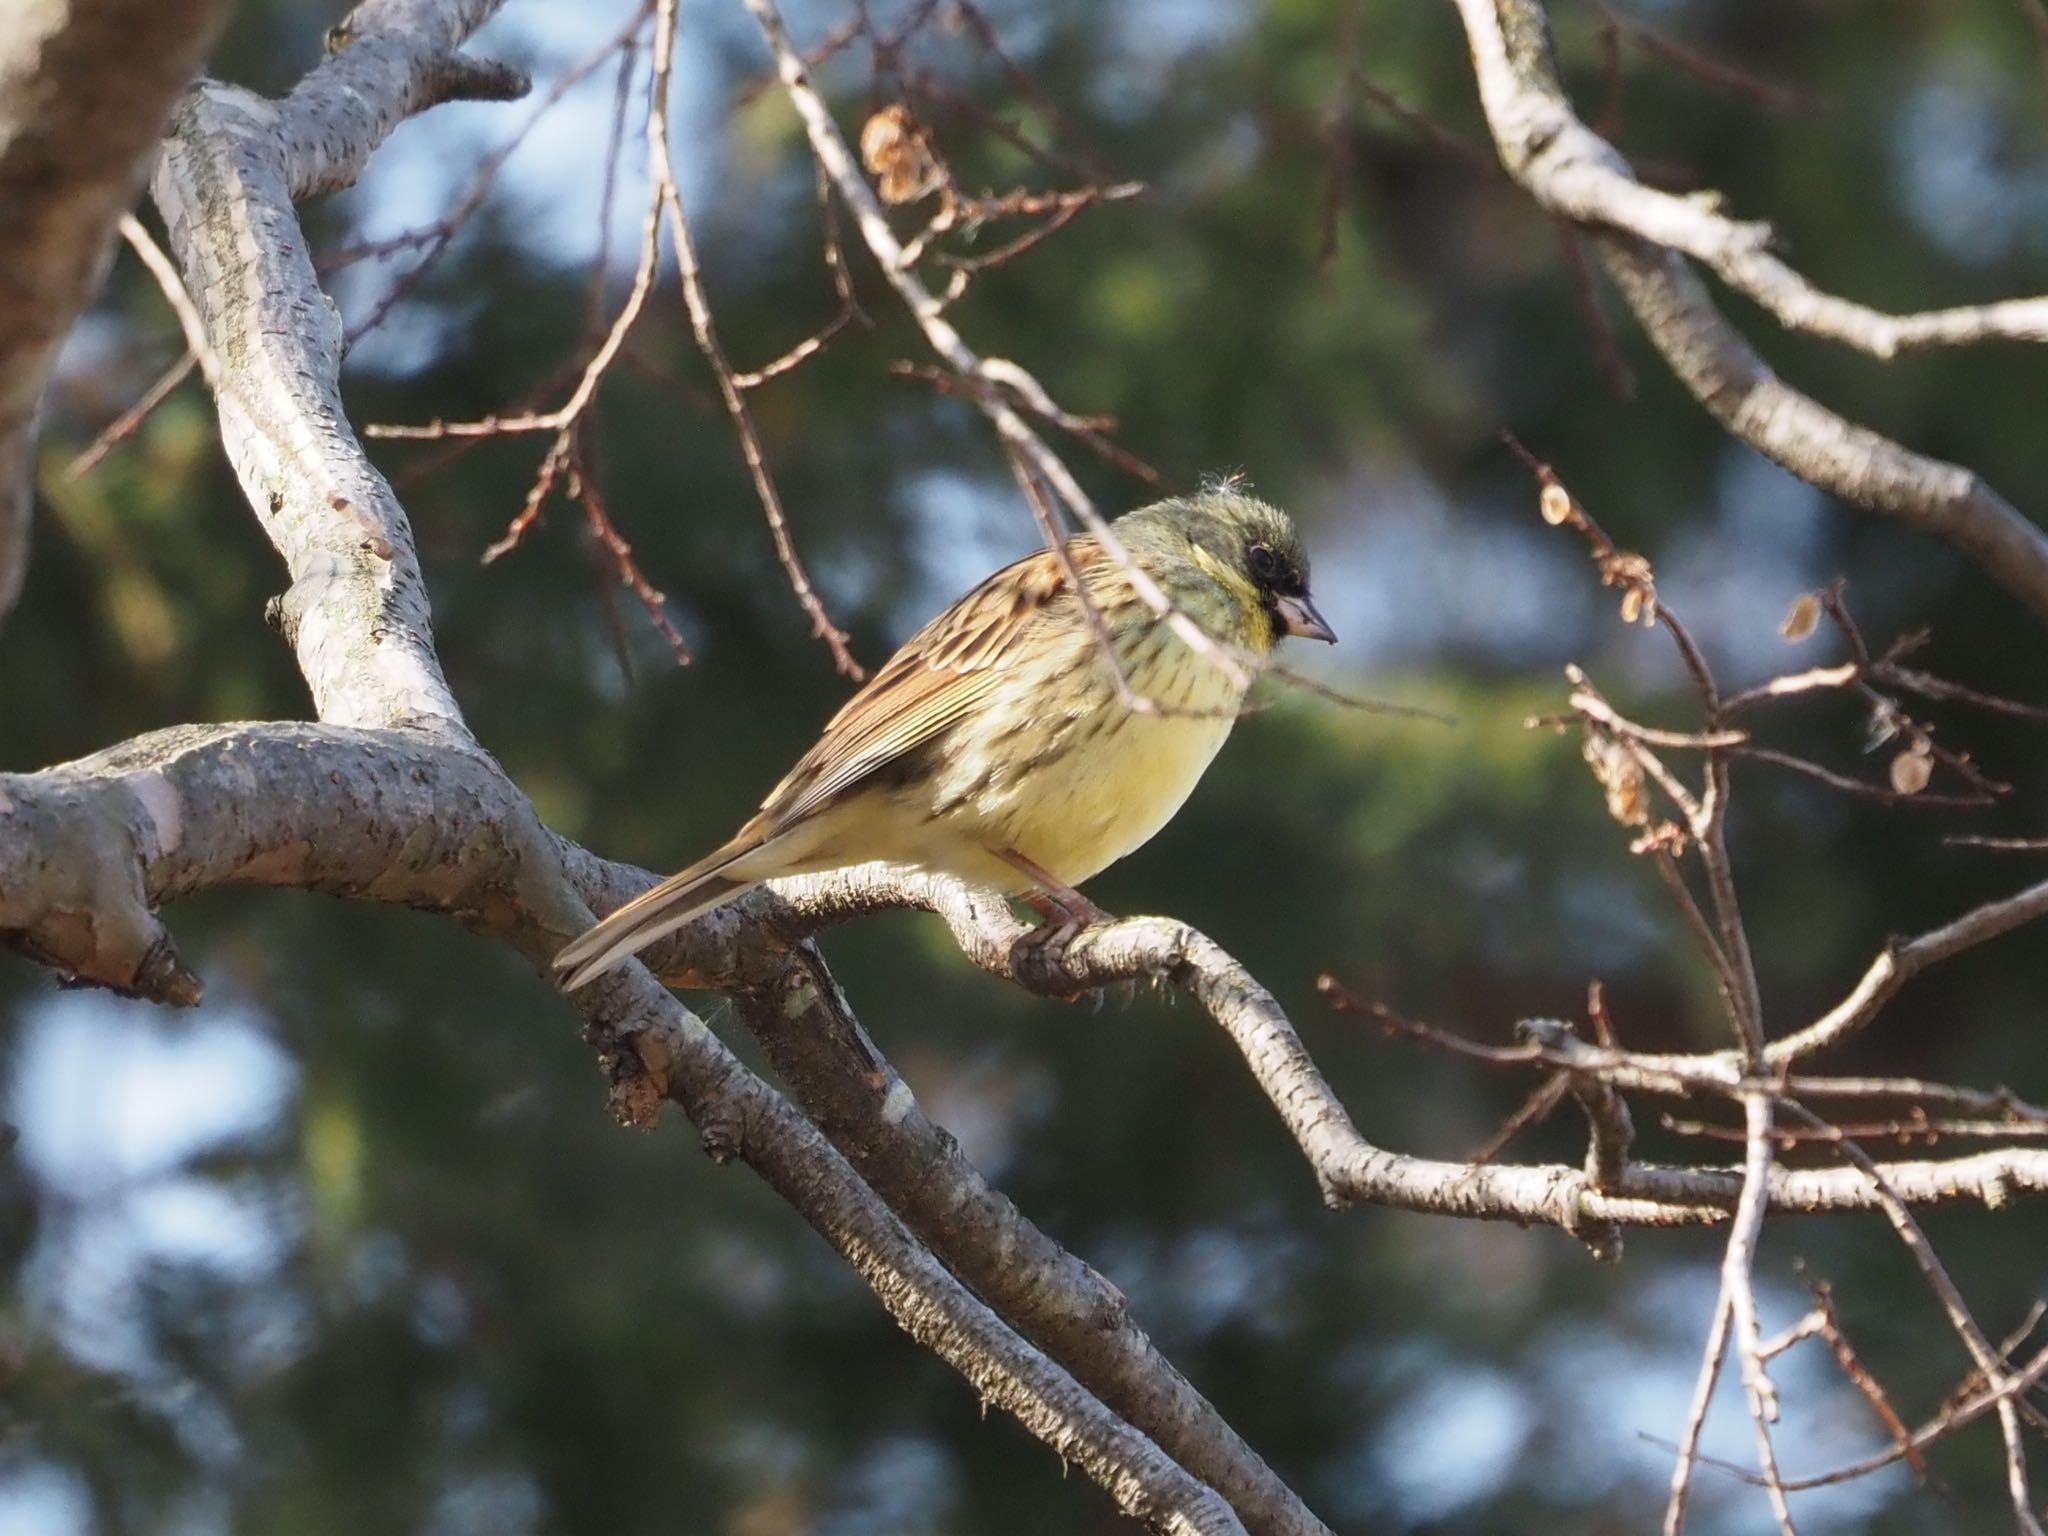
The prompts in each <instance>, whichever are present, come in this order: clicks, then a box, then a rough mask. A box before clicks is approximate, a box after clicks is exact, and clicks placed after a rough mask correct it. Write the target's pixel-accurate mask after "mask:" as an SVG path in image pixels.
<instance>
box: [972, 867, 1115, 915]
mask: <svg viewBox="0 0 2048 1536" xmlns="http://www.w3.org/2000/svg"><path fill="white" fill-rule="evenodd" d="M995 855H996V857H997V858H999V859H1001V860H1002V861H1003V862H1004V863H1005V864H1007V865H1009V866H1010V867H1011V868H1012V869H1014V870H1016V871H1017V873H1018V874H1020V875H1022V876H1024V878H1025V879H1027V880H1029V881H1030V882H1031V883H1032V884H1033V885H1035V886H1036V887H1037V888H1038V889H1037V890H1035V891H1027V892H1025V894H1024V902H1025V904H1026V905H1027V906H1029V907H1030V908H1031V910H1032V911H1034V912H1036V913H1037V914H1038V915H1039V916H1040V917H1042V918H1044V919H1045V920H1046V921H1047V922H1049V923H1050V922H1053V921H1055V920H1064V921H1065V922H1066V923H1068V924H1070V925H1071V926H1072V927H1073V928H1074V929H1075V931H1076V932H1078V931H1079V930H1081V929H1083V928H1085V927H1087V926H1088V925H1089V924H1090V923H1107V922H1113V921H1115V919H1113V918H1112V917H1111V916H1110V915H1109V914H1108V913H1107V912H1105V911H1103V910H1102V908H1100V907H1098V906H1097V905H1095V903H1094V902H1092V901H1090V900H1089V899H1088V898H1087V897H1086V896H1083V895H1082V894H1081V893H1080V892H1079V891H1077V890H1075V889H1074V888H1073V887H1072V886H1071V885H1069V884H1067V882H1066V881H1064V880H1062V879H1061V878H1060V877H1059V876H1058V875H1056V874H1054V873H1053V872H1052V871H1051V870H1049V869H1047V868H1046V867H1045V866H1044V865H1042V864H1038V863H1036V862H1034V861H1033V860H1031V859H1027V858H1025V857H1024V855H1023V854H1021V853H1019V852H1018V851H1017V850H1016V849H1014V848H998V849H996V850H995Z"/></svg>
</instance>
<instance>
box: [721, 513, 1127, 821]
mask: <svg viewBox="0 0 2048 1536" xmlns="http://www.w3.org/2000/svg"><path fill="white" fill-rule="evenodd" d="M1067 549H1068V552H1069V553H1070V554H1071V556H1072V557H1073V561H1074V566H1075V568H1076V569H1077V570H1079V571H1080V572H1081V574H1082V576H1083V578H1084V579H1087V580H1088V581H1089V582H1090V585H1091V586H1092V585H1093V584H1094V576H1095V573H1096V570H1097V568H1098V567H1100V566H1102V565H1103V564H1104V563H1105V557H1104V556H1103V553H1102V550H1101V547H1100V546H1099V545H1098V544H1097V543H1096V542H1095V540H1094V539H1092V538H1088V537H1085V536H1084V537H1079V538H1074V539H1070V540H1068V542H1067ZM1063 599H1064V601H1063ZM1071 602H1072V599H1071V598H1070V597H1068V594H1067V583H1066V576H1065V573H1064V572H1063V571H1062V570H1061V569H1060V564H1059V557H1058V555H1056V554H1055V553H1054V552H1053V551H1052V550H1050V549H1041V550H1039V551H1037V552H1036V553H1035V554H1030V555H1026V556H1025V557H1024V558H1023V559H1021V560H1018V561H1016V562H1014V563H1013V564H1010V565H1006V566H1004V567H1003V568H1002V569H1001V570H999V571H997V572H996V573H995V574H994V575H993V576H990V577H989V578H988V579H987V580H986V581H984V582H983V583H982V584H981V585H980V586H978V587H976V588H975V589H974V590H973V591H972V592H969V593H968V594H967V595H966V596H965V597H963V598H961V599H960V600H959V601H958V602H956V603H955V604H953V606H952V607H950V608H948V609H946V610H945V612H943V613H941V614H940V615H939V616H938V617H937V618H935V619H933V620H932V621H931V622H930V623H929V624H927V625H925V627H924V628H923V629H921V630H919V631H918V632H917V633H916V634H915V635H912V636H911V637H910V639H908V640H906V641H905V642H904V643H903V647H902V649H900V650H898V651H897V652H896V654H895V655H894V656H891V657H890V658H889V660H888V661H887V662H885V663H884V664H883V666H882V669H881V670H880V671H879V672H877V673H876V674H875V675H874V677H873V678H871V679H870V680H869V681H868V684H867V686H866V687H864V688H862V689H861V691H860V692H859V693H856V694H855V695H854V696H853V697H852V698H851V699H848V700H847V701H846V704H845V706H844V707H843V708H842V709H841V710H840V711H839V713H838V714H836V715H834V716H833V717H832V718H831V720H829V721H828V722H827V723H826V725H825V730H824V734H822V735H821V736H820V737H819V738H818V741H817V745H815V746H813V747H812V748H811V750H810V751H808V752H806V753H805V754H804V755H803V758H802V760H801V761H800V762H798V763H797V765H796V767H794V768H792V769H791V770H790V771H789V774H788V776H787V777H785V778H784V779H783V781H782V782H781V783H780V784H778V785H776V786H775V788H774V789H773V790H772V791H771V792H770V793H769V795H768V798H767V799H766V800H764V801H762V802H761V813H760V815H759V816H757V817H755V822H756V823H757V824H765V825H764V826H763V831H764V832H767V833H769V834H770V835H772V831H774V830H780V829H781V828H783V827H787V826H789V825H790V824H791V823H792V822H795V821H796V820H798V819H799V818H801V817H804V816H808V815H810V814H811V813H812V812H813V811H816V810H817V809H819V808H820V807H821V806H823V805H824V804H826V802H828V801H830V800H831V799H833V798H834V797H835V796H837V795H839V794H840V793H842V792H843V791H845V790H847V789H849V788H851V787H852V786H853V785H854V784H856V783H858V782H859V781H860V780H862V779H864V778H866V777H867V776H868V775H869V774H871V773H874V772H875V771H876V770H877V769H880V768H882V767H884V766H886V765H887V764H889V763H891V762H894V761H896V760H897V759H898V758H901V757H902V756H903V755H904V754H906V753H909V752H913V751H915V750H917V749H918V748H919V747H922V746H924V745H926V744H927V743H929V742H931V741H932V740H934V739H935V738H936V737H938V736H939V735H940V734H941V733H943V732H944V731H945V730H947V729H948V728H949V727H951V726H953V725H955V724H957V723H958V722H959V721H960V720H961V719H962V718H963V717H965V716H966V715H968V714H969V713H971V712H972V711H973V709H974V707H975V706H976V705H977V704H978V703H980V701H981V700H982V699H983V698H985V697H986V696H987V695H988V693H989V691H990V690H991V689H992V688H994V687H995V685H996V682H997V680H998V673H999V670H1000V666H1001V663H1002V660H1003V658H1004V657H1005V656H1007V655H1008V654H1010V651H1011V647H1012V645H1013V643H1014V641H1015V639H1016V637H1017V635H1018V633H1019V632H1020V631H1021V630H1022V629H1024V628H1025V627H1026V626H1028V625H1030V624H1031V623H1033V621H1034V620H1037V619H1039V618H1040V617H1042V616H1046V615H1048V614H1050V613H1051V612H1052V611H1053V610H1054V609H1055V608H1056V607H1065V606H1068V605H1070V604H1071Z"/></svg>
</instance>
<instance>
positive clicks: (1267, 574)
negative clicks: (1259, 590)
mask: <svg viewBox="0 0 2048 1536" xmlns="http://www.w3.org/2000/svg"><path fill="white" fill-rule="evenodd" d="M1245 558H1246V559H1247V560H1249V561H1250V562H1251V567H1252V574H1253V575H1254V576H1256V577H1258V578H1259V579H1260V580H1261V581H1271V580H1272V579H1273V577H1274V576H1275V575H1277V574H1278V573H1279V570H1280V560H1279V557H1278V556H1276V555H1275V554H1274V553H1273V551H1272V550H1271V549H1269V548H1267V547H1266V546H1265V545H1264V544H1254V545H1253V546H1252V547H1251V548H1250V549H1249V550H1247V551H1246V552H1245Z"/></svg>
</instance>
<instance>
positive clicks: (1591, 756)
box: [1585, 736, 1650, 827]
mask: <svg viewBox="0 0 2048 1536" xmlns="http://www.w3.org/2000/svg"><path fill="white" fill-rule="evenodd" d="M1585 757H1586V766H1587V767H1589V768H1591V769H1592V770H1593V778H1594V779H1595V781H1597V782H1598V783H1599V785H1600V787H1601V788H1602V789H1603V790H1605V791H1606V792H1607V814H1608V815H1610V816H1612V817H1613V818H1614V819H1615V820H1616V821H1618V822H1620V823H1621V824H1622V825H1623V826H1625V827H1640V826H1642V825H1644V824H1645V823H1646V822H1648V821H1649V819H1650V793H1649V790H1648V788H1647V787H1646V786H1645V785H1644V783H1643V765H1642V764H1641V763H1639V762H1637V761H1636V755H1635V754H1634V753H1633V752H1631V751H1629V750H1628V748H1627V747H1625V746H1623V745H1622V744H1621V743H1620V742H1618V741H1615V740H1613V739H1612V738H1611V737H1607V736H1588V737H1587V738H1586V745H1585Z"/></svg>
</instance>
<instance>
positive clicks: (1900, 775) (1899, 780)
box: [1892, 742, 1934, 795]
mask: <svg viewBox="0 0 2048 1536" xmlns="http://www.w3.org/2000/svg"><path fill="white" fill-rule="evenodd" d="M1920 746H1921V743H1920V742H1915V743H1914V744H1913V745H1912V746H1910V747H1908V748H1907V749H1906V750H1905V751H1903V752H1901V753H1900V754H1899V755H1898V756H1897V757H1895V758H1893V759H1892V788H1893V789H1895V790H1897V791H1898V792H1899V793H1900V794H1902V795H1917V794H1919V793H1920V791H1921V790H1923V789H1925V788H1926V787H1927V781H1928V780H1929V779H1931V778H1933V777H1934V757H1933V754H1932V751H1931V749H1930V750H1929V751H1925V752H1923V751H1921V750H1919V748H1920Z"/></svg>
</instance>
